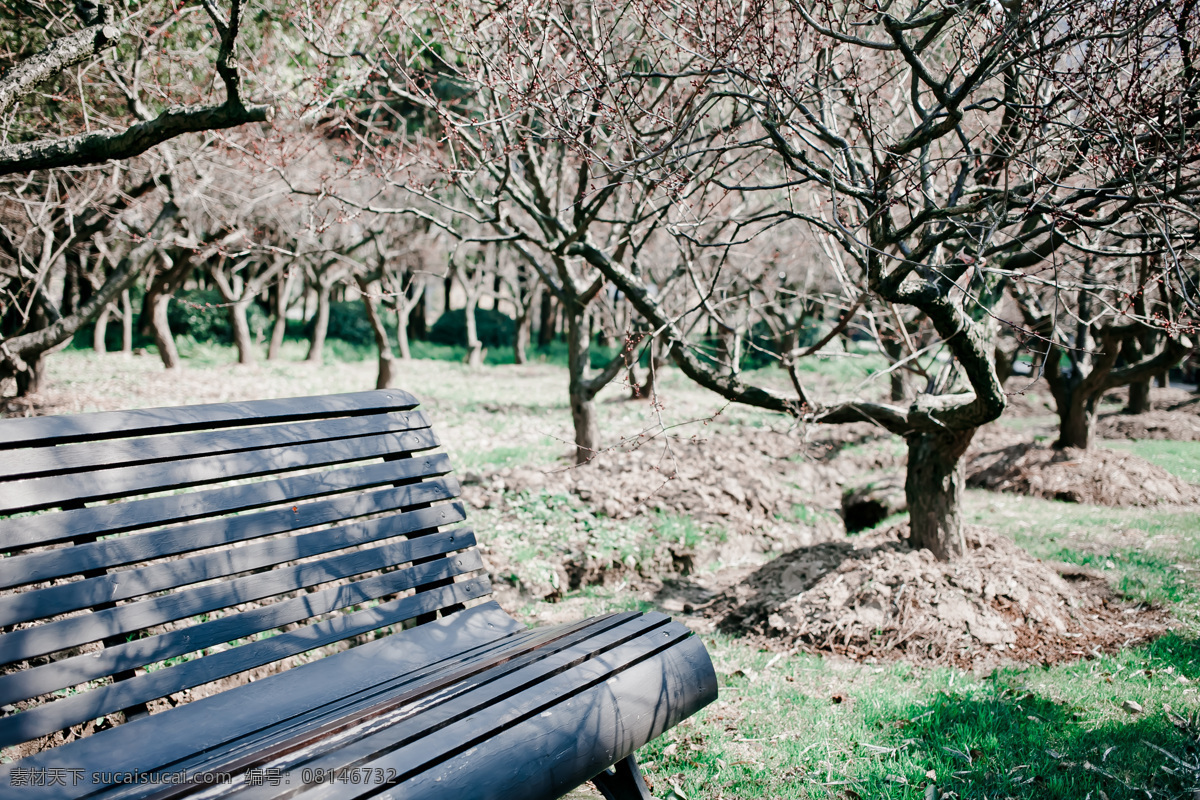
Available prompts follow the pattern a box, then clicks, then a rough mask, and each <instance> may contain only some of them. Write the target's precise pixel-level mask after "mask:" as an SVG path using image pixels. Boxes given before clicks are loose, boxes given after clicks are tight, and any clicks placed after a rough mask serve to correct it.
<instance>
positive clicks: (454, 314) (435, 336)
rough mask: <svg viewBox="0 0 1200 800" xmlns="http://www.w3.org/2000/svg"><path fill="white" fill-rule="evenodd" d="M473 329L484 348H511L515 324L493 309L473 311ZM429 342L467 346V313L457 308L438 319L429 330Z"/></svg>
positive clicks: (510, 318)
mask: <svg viewBox="0 0 1200 800" xmlns="http://www.w3.org/2000/svg"><path fill="white" fill-rule="evenodd" d="M475 327H476V330H478V331H479V341H481V342H483V346H484V347H511V346H512V343H513V333H514V331H515V330H516V323H515V322H513V319H512V317H510V316H508V315H507V314H505V313H504V312H502V311H497V310H495V309H494V308H476V309H475ZM429 341H431V342H434V343H436V344H449V345H460V346H463V347H465V346H466V344H467V311H466V309H464V308H458V309H455V310H453V311H447V312H446V313H445V314H442V316H440V317H438V321H437V322H435V323H433V327H432V328H430V329H429Z"/></svg>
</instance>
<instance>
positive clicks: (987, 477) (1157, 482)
mask: <svg viewBox="0 0 1200 800" xmlns="http://www.w3.org/2000/svg"><path fill="white" fill-rule="evenodd" d="M967 485H969V486H975V487H979V488H983V489H991V490H993V491H998V492H1015V493H1017V494H1028V495H1032V496H1034V497H1045V498H1048V499H1051V500H1065V501H1067V502H1071V503H1094V504H1096V505H1104V506H1153V505H1159V504H1161V503H1196V502H1200V487H1196V486H1192V485H1191V484H1190V483H1188V482H1186V481H1185V480H1183V479H1182V478H1177V477H1176V476H1174V475H1172V474H1171V473H1169V472H1167V471H1166V470H1165V469H1163V468H1162V467H1159V466H1156V465H1154V464H1151V463H1150V462H1149V461H1147V460H1145V459H1144V458H1139V457H1138V456H1135V455H1132V454H1130V453H1120V452H1117V451H1115V450H1104V449H1101V448H1095V449H1092V450H1079V449H1076V448H1074V447H1067V448H1064V449H1061V450H1058V449H1054V448H1046V447H1041V446H1039V445H1036V444H1029V443H1026V444H1014V445H1010V446H1008V447H1003V448H1000V449H998V450H988V451H985V452H980V453H976V454H975V455H974V456H972V457H971V460H970V461H969V462H968V464H967Z"/></svg>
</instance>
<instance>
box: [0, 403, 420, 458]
mask: <svg viewBox="0 0 1200 800" xmlns="http://www.w3.org/2000/svg"><path fill="white" fill-rule="evenodd" d="M416 406H417V399H416V398H415V397H413V396H412V395H411V394H409V393H408V392H402V391H400V390H398V389H383V390H376V391H371V392H355V393H352V394H341V395H325V396H321V397H290V398H286V399H282V400H251V401H249V402H244V403H209V404H206V405H196V406H179V407H168V408H144V409H136V410H133V411H102V412H99V413H93V414H76V415H67V416H55V417H29V418H25V419H10V420H5V423H4V425H3V426H0V449H3V448H9V447H18V446H21V445H24V444H27V443H30V442H38V443H43V444H65V443H70V442H80V441H89V440H90V441H96V440H100V439H120V438H125V437H127V436H130V435H135V434H138V433H149V432H151V431H153V432H155V433H169V432H173V431H187V430H199V429H201V428H203V429H207V430H211V429H215V428H220V427H239V426H244V425H246V424H247V423H249V422H260V423H268V422H289V421H295V420H304V419H321V418H325V417H336V416H362V415H366V414H371V413H378V412H380V411H407V410H409V409H411V408H415V407H416Z"/></svg>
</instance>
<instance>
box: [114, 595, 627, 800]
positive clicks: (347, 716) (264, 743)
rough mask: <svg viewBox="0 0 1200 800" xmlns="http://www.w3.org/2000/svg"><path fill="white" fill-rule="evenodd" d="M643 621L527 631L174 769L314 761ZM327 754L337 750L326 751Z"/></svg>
mask: <svg viewBox="0 0 1200 800" xmlns="http://www.w3.org/2000/svg"><path fill="white" fill-rule="evenodd" d="M637 616H638V614H637V613H636V612H623V613H619V614H608V615H605V616H602V617H592V618H591V619H586V620H582V621H579V622H575V623H568V624H564V625H556V626H554V627H551V628H540V629H527V630H525V631H522V632H520V633H516V634H513V635H511V636H509V637H508V638H507V640H505V641H504V642H501V643H498V644H497V645H496V646H489V647H486V648H480V649H478V650H476V651H473V652H472V653H470V654H464V655H461V656H456V657H454V658H452V659H445V660H439V662H438V663H434V664H431V665H430V666H428V667H426V668H424V669H418V670H413V671H412V672H410V673H407V674H405V675H400V676H397V677H395V678H389V679H386V680H382V679H381V680H380V682H379V683H378V684H377V685H375V686H372V687H371V688H370V690H369V691H364V692H359V693H357V694H354V695H347V696H346V697H345V698H342V699H341V700H340V701H339V702H335V703H330V702H327V703H324V704H322V706H321V707H319V708H316V709H313V710H311V711H308V712H307V713H305V714H303V715H298V716H297V717H294V718H289V719H288V720H286V721H283V722H281V723H278V724H276V725H274V726H271V727H268V728H264V729H263V730H262V731H258V732H256V733H255V734H254V735H253V736H247V737H242V738H240V739H238V740H236V741H231V742H230V743H229V744H228V745H226V746H225V747H222V748H221V749H220V750H217V751H215V752H208V753H205V754H204V755H203V756H200V757H198V758H189V759H184V760H182V761H176V762H175V763H173V764H172V766H171V770H172V771H178V770H180V769H184V770H187V771H188V772H189V773H192V774H194V773H197V772H209V771H219V772H229V773H233V774H238V773H241V772H242V771H244V770H245V769H247V768H248V767H252V766H256V765H261V764H265V763H267V762H268V761H272V760H274V761H276V763H279V762H280V761H286V760H287V759H279V758H278V757H279V756H287V758H288V759H298V758H306V759H307V758H309V757H311V756H310V755H307V754H305V753H300V754H299V755H296V754H297V753H298V752H299V751H302V750H303V749H304V748H306V747H308V746H309V745H311V744H313V743H316V742H320V743H326V744H328V743H329V742H331V740H332V737H334V736H339V735H343V734H344V733H345V732H347V731H350V730H351V729H353V728H356V727H357V726H358V725H359V723H362V722H365V721H369V720H374V719H378V718H380V717H381V715H383V714H385V713H387V712H388V711H391V710H394V709H395V708H398V707H399V706H402V705H405V704H410V703H412V702H414V701H416V700H418V699H420V698H424V697H430V696H431V695H434V694H435V693H437V692H440V691H442V690H444V689H446V688H447V687H457V686H459V685H460V684H463V683H464V682H465V683H466V684H467V685H469V686H478V685H480V684H482V683H484V682H488V681H493V680H496V679H497V678H499V677H501V676H503V675H506V674H508V673H511V672H513V671H516V670H520V669H523V668H525V667H526V666H528V665H529V664H530V663H532V662H533V661H534V660H538V659H543V658H546V657H548V656H550V655H552V654H554V653H557V652H559V651H561V650H564V649H567V648H571V647H576V646H578V645H580V644H581V643H583V642H585V641H587V640H589V639H592V638H594V637H597V636H599V635H601V634H604V633H605V632H606V631H609V630H610V629H612V628H616V627H618V626H620V625H623V624H626V623H628V622H629V621H630V620H632V619H634V618H635V617H637ZM294 677H298V676H294ZM438 702H442V700H441V699H439V700H438ZM325 749H331V748H330V747H326V748H325ZM162 758H169V756H167V755H166V754H165V753H162V754H159V756H158V757H157V758H155V759H153V761H159V760H160V759H162ZM146 763H150V762H146ZM161 767H162V764H158V763H156V764H154V766H153V767H151V768H155V769H156V768H161ZM188 791H189V789H188V787H186V786H180V787H174V788H173V789H169V790H165V791H161V792H155V793H153V794H152V795H150V797H147V798H145V800H167V798H170V797H173V796H177V795H179V794H185V793H187V792H188ZM127 794H129V793H128V792H122V791H118V792H117V793H116V794H115V795H114V796H113V798H112V800H117V799H118V798H122V797H125V796H126V795H127ZM107 798H108V795H106V800H107Z"/></svg>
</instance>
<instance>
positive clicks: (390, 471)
mask: <svg viewBox="0 0 1200 800" xmlns="http://www.w3.org/2000/svg"><path fill="white" fill-rule="evenodd" d="M448 471H449V460H448V459H447V458H446V456H445V455H444V454H442V453H437V454H434V455H430V456H423V457H421V458H413V459H406V460H405V461H401V462H393V463H387V464H371V465H369V466H367V467H357V468H350V469H341V470H337V471H335V472H333V473H317V474H312V475H301V476H298V477H295V478H285V479H283V480H277V481H268V482H264V483H256V484H249V485H242V486H230V487H224V488H221V489H213V490H206V491H203V492H194V493H192V494H191V495H171V496H168V497H155V498H151V499H150V500H144V501H143V500H133V501H130V502H128V503H121V504H113V505H107V506H98V507H95V508H84V509H79V510H78V511H63V512H59V513H56V514H53V515H49V514H45V515H42V516H40V517H21V518H18V519H13V520H7V521H6V522H10V523H12V525H11V526H5V525H3V524H0V541H5V540H6V539H9V538H14V539H15V538H17V533H18V532H19V533H23V534H25V537H24V538H25V540H26V542H25V543H28V544H29V545H30V546H32V544H33V542H28V539H29V538H30V537H29V533H30V531H29V530H22V529H21V525H20V524H21V523H22V522H28V523H29V527H30V528H32V529H34V530H33V533H34V534H35V535H37V534H43V535H44V536H45V538H44V539H43V540H41V541H37V542H36V543H37V544H39V545H44V544H47V543H51V542H57V541H60V540H61V539H62V538H66V537H70V536H78V537H80V538H81V539H82V540H84V541H85V542H86V543H84V544H77V545H76V546H74V547H72V548H70V549H69V550H55V551H50V552H38V553H30V554H28V555H25V556H21V557H20V558H15V559H14V558H11V557H10V558H6V559H2V560H0V587H5V588H7V587H11V586H20V585H23V584H26V583H35V582H37V581H41V580H46V579H48V578H51V577H58V576H60V575H71V574H75V573H80V574H82V573H84V572H86V571H88V570H92V569H103V568H106V567H115V566H122V565H124V564H132V563H134V562H136V561H141V560H144V559H149V558H160V557H162V556H168V555H178V554H180V553H186V552H191V551H193V550H199V549H202V548H205V547H213V546H216V545H221V544H230V543H233V542H237V541H244V540H246V539H252V538H257V537H259V536H266V535H269V534H271V533H277V532H280V531H285V530H294V529H296V528H297V527H300V528H303V527H308V526H311V525H320V524H323V523H329V522H336V521H338V520H342V519H349V518H352V517H356V516H364V515H366V514H373V513H380V512H384V511H388V510H392V509H396V508H401V507H405V506H411V505H418V504H422V503H431V502H434V501H436V500H446V499H449V498H451V497H456V496H457V495H458V493H459V490H460V487H459V484H458V480H457V479H455V478H453V477H447V478H445V479H442V480H428V481H426V482H424V483H419V484H414V485H403V486H402V487H401V488H400V489H388V490H385V491H377V492H371V493H366V494H344V492H346V490H348V489H351V488H354V487H355V486H356V485H359V487H360V488H363V489H366V488H374V487H377V486H381V485H388V484H393V483H401V484H406V482H407V481H409V480H413V479H419V478H421V477H433V476H440V475H443V474H444V473H446V472H448ZM359 481H362V483H361V484H359V483H358V482H359ZM338 492H341V493H343V494H338V495H335V497H334V499H332V500H325V501H322V502H305V501H307V500H311V499H312V498H314V497H320V496H323V495H326V494H333V493H338ZM280 502H282V503H285V504H291V505H284V506H283V507H282V508H277V509H274V510H272V511H267V512H263V513H261V514H257V515H250V514H243V515H239V516H238V517H235V518H232V519H230V518H222V519H220V520H215V521H213V522H207V523H200V524H193V525H190V526H186V527H175V528H169V529H166V530H162V531H155V532H153V533H146V534H141V535H138V536H126V537H122V538H120V539H107V540H105V541H99V542H98V541H94V537H96V536H97V535H99V534H100V533H102V532H104V531H103V529H102V530H99V531H97V530H94V528H95V526H96V525H97V524H98V523H101V522H104V521H106V520H109V519H112V518H113V517H118V516H119V517H121V518H122V520H123V523H124V524H122V525H121V526H116V527H115V529H112V530H109V531H108V534H109V535H113V534H116V533H123V532H126V531H128V530H130V527H131V525H132V522H133V520H136V521H137V527H139V528H147V527H151V526H152V525H154V522H153V520H154V517H152V516H151V513H152V512H154V511H159V510H164V509H165V510H169V511H171V512H178V513H170V514H164V515H163V516H161V517H159V518H158V524H159V525H163V524H167V523H174V522H180V521H183V522H188V521H191V520H195V519H197V518H203V517H215V516H219V515H224V514H228V513H230V512H236V511H242V510H247V509H255V508H261V507H263V506H268V505H276V504H277V503H280ZM127 506H138V508H136V509H132V510H131V509H129V508H125V507H127ZM122 511H124V512H125V513H123V514H122V513H121V512H122ZM86 512H93V513H92V514H91V516H92V517H93V519H91V520H86V521H85V523H86V524H84V525H81V526H79V527H71V526H66V525H57V526H55V525H42V526H34V523H36V522H39V521H40V520H43V519H48V518H52V517H72V516H74V515H76V514H80V515H82V514H84V513H86ZM105 512H110V513H105ZM243 520H245V521H244V522H243ZM9 533H12V534H13V536H12V537H8V536H6V534H9ZM89 539H92V541H88V540H89ZM8 546H10V547H11V546H12V545H8ZM14 549H15V548H14Z"/></svg>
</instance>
